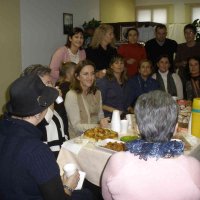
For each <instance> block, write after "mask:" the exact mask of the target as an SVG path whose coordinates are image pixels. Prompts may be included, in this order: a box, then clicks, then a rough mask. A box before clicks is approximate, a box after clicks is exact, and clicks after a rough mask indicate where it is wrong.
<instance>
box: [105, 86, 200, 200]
mask: <svg viewBox="0 0 200 200" xmlns="http://www.w3.org/2000/svg"><path fill="white" fill-rule="evenodd" d="M135 116H136V121H137V124H138V128H139V131H140V135H141V139H138V140H134V141H132V142H128V143H126V149H127V151H126V152H119V153H115V154H113V156H112V157H111V158H110V160H109V162H108V164H107V166H106V168H105V170H104V172H103V176H102V194H103V198H104V199H105V200H121V199H126V200H132V199H134V200H146V199H154V200H160V199H162V200H168V199H173V200H183V199H193V200H198V199H200V163H199V161H197V160H196V159H195V158H192V157H189V156H185V155H183V152H184V144H183V143H182V142H181V141H177V140H171V138H172V136H173V133H174V132H175V131H176V127H177V118H178V106H177V103H176V102H175V101H174V100H173V99H172V97H171V95H170V94H167V93H166V92H163V91H158V90H155V91H153V92H149V93H146V94H143V95H141V96H140V97H139V98H138V100H137V102H136V105H135Z"/></svg>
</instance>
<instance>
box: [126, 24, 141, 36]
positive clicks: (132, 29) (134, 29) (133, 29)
mask: <svg viewBox="0 0 200 200" xmlns="http://www.w3.org/2000/svg"><path fill="white" fill-rule="evenodd" d="M130 31H135V32H136V33H137V35H139V31H138V30H137V28H134V27H133V28H129V29H128V30H127V32H126V34H125V38H126V39H128V34H129V32H130Z"/></svg>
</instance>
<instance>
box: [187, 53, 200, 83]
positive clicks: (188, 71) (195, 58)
mask: <svg viewBox="0 0 200 200" xmlns="http://www.w3.org/2000/svg"><path fill="white" fill-rule="evenodd" d="M192 59H193V60H196V61H198V63H199V70H200V57H199V56H191V57H189V58H188V59H187V66H186V68H185V71H186V72H185V73H186V75H187V77H186V78H187V79H188V80H190V79H191V75H190V67H189V61H190V60H192ZM199 86H200V83H199Z"/></svg>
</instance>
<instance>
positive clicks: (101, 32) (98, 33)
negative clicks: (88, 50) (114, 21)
mask: <svg viewBox="0 0 200 200" xmlns="http://www.w3.org/2000/svg"><path fill="white" fill-rule="evenodd" d="M110 30H111V31H113V30H114V29H113V27H112V26H111V25H109V24H101V25H100V26H99V27H97V28H96V29H95V32H94V35H93V37H92V41H91V44H90V46H91V47H92V48H93V49H96V48H98V47H99V45H100V44H101V42H102V40H103V38H104V36H105V35H106V33H107V32H108V31H110ZM114 42H115V41H114V39H113V41H112V42H111V44H110V45H111V46H112V47H114Z"/></svg>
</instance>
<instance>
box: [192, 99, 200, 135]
mask: <svg viewBox="0 0 200 200" xmlns="http://www.w3.org/2000/svg"><path fill="white" fill-rule="evenodd" d="M191 128H192V135H194V136H196V137H199V138H200V98H194V99H193V103H192V127H191Z"/></svg>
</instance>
